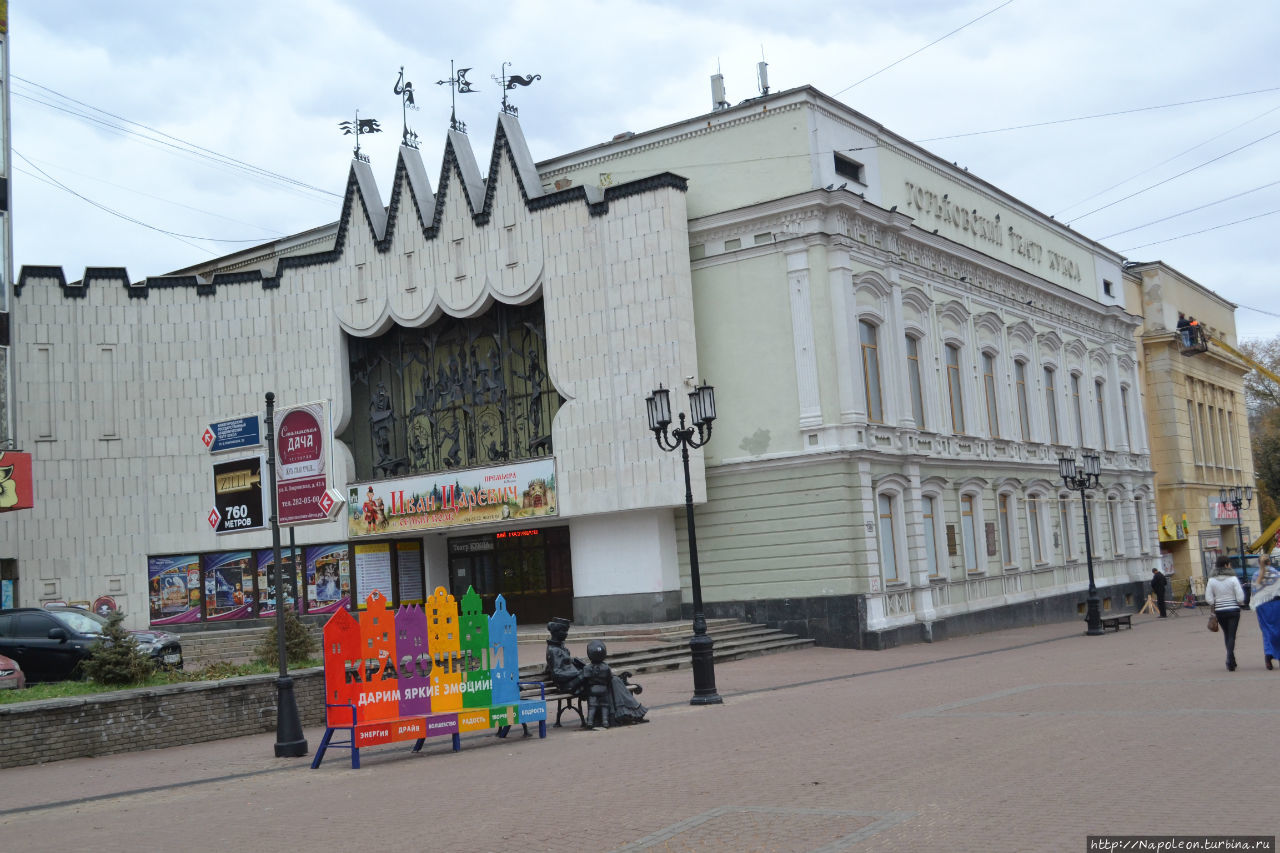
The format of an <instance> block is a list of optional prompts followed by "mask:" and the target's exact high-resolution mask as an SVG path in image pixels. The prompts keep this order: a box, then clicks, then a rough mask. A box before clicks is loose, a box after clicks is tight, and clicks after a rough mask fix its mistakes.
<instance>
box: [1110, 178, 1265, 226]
mask: <svg viewBox="0 0 1280 853" xmlns="http://www.w3.org/2000/svg"><path fill="white" fill-rule="evenodd" d="M1276 184H1280V181H1272V182H1271V183H1269V184H1263V185H1262V186H1260V187H1254V188H1253V189H1251V190H1245V191H1244V192H1242V193H1236V194H1235V195H1229V196H1227V197H1226V198H1220V199H1218V200H1217V201H1211V202H1209V203H1208V204H1202V205H1200V206H1198V207H1192V208H1188V209H1187V210H1184V211H1182V212H1181V213H1171V214H1169V215H1168V216H1164V217H1161V218H1160V219H1153V220H1151V221H1150V222H1144V223H1142V224H1141V225H1135V226H1133V227H1132V228H1126V229H1124V230H1123V231H1117V232H1115V233H1114V234H1107V235H1106V236H1105V237H1099V238H1098V239H1099V240H1110V239H1111V238H1112V237H1119V236H1120V235H1121V234H1128V233H1129V232H1130V231H1137V230H1138V229H1140V228H1146V227H1147V226H1148V225H1159V224H1160V223H1161V222H1168V221H1169V220H1170V219H1177V218H1178V217H1179V216H1186V215H1187V214H1188V213H1195V212H1196V211H1197V210H1204V209H1205V208H1206V207H1213V206H1214V205H1215V204H1222V203H1223V202H1224V201H1231V200H1233V199H1237V198H1241V197H1242V196H1247V195H1249V193H1256V192H1258V191H1260V190H1265V189H1267V188H1269V187H1274V186H1275V185H1276Z"/></svg>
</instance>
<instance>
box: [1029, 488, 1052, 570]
mask: <svg viewBox="0 0 1280 853" xmlns="http://www.w3.org/2000/svg"><path fill="white" fill-rule="evenodd" d="M1027 514H1028V515H1029V516H1030V517H1031V518H1030V522H1031V559H1032V561H1034V562H1035V563H1036V564H1037V565H1038V564H1040V563H1045V562H1048V561H1047V560H1046V559H1045V558H1044V543H1043V542H1041V540H1040V498H1038V497H1029V498H1027Z"/></svg>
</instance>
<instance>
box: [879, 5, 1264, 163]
mask: <svg viewBox="0 0 1280 853" xmlns="http://www.w3.org/2000/svg"><path fill="white" fill-rule="evenodd" d="M992 11H994V10H992ZM988 14H989V13H988ZM855 85H856V84H855ZM1267 92H1280V86H1275V87H1273V88H1270V89H1254V90H1253V91H1250V92H1236V93H1234V94H1231V95H1214V96H1213V97H1210V98H1196V99H1195V100H1192V101H1177V102H1175V103H1172V104H1157V105H1155V106H1152V107H1133V108H1131V109H1127V110H1114V111H1112V112H1109V113H1093V114H1092V115H1087V116H1076V117H1075V118H1058V119H1053V120H1051V121H1037V122H1032V123H1030V124H1015V125H1011V126H1010V127H997V128H992V129H991V130H971V131H968V132H967V133H953V134H951V135H949V136H930V137H927V138H925V139H917V140H915V141H916V142H938V141H939V140H943V139H962V138H964V137H966V136H982V135H983V134H987V133H1005V132H1007V131H1010V130H1026V129H1028V128H1032V127H1048V126H1049V125H1053V124H1068V123H1069V122H1073V121H1088V120H1089V119H1095V118H1111V117H1113V116H1124V115H1130V114H1132V113H1142V112H1150V111H1151V110H1167V109H1169V108H1170V107H1185V106H1189V105H1191V104H1204V103H1208V102H1209V101H1222V100H1226V99H1228V98H1242V97H1244V96H1245V95H1262V94H1266V93H1267Z"/></svg>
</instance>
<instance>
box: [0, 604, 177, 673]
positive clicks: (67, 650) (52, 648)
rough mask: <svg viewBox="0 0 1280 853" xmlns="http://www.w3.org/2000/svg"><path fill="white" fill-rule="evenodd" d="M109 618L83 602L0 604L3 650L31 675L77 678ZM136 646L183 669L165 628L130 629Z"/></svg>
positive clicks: (0, 651) (0, 649)
mask: <svg viewBox="0 0 1280 853" xmlns="http://www.w3.org/2000/svg"><path fill="white" fill-rule="evenodd" d="M106 625H107V620H106V619H104V618H103V617H101V616H99V615H98V614H96V613H94V612H92V611H89V610H83V609H81V608H79V607H68V606H61V605H60V606H52V607H49V608H47V609H41V608H38V607H16V608H13V609H11V610H0V654H2V655H7V656H8V657H11V658H13V659H14V660H15V661H17V662H18V664H19V665H20V666H21V667H22V671H23V673H24V674H25V675H26V677H27V680H28V681H31V682H32V683H35V682H37V681H65V680H66V679H68V678H77V677H79V673H80V663H81V661H83V660H84V659H85V658H87V657H89V655H90V654H92V653H93V649H94V647H95V646H96V645H97V644H98V642H99V640H101V639H102V631H103V629H104V628H105V627H106ZM129 633H131V634H133V636H134V638H135V639H136V640H137V641H138V648H140V649H141V650H142V651H143V653H144V654H147V655H150V656H151V658H152V659H153V660H154V661H155V662H156V664H157V665H158V666H167V667H174V668H178V669H181V667H182V644H181V642H180V641H179V637H178V635H177V634H171V633H169V632H167V631H130V632H129Z"/></svg>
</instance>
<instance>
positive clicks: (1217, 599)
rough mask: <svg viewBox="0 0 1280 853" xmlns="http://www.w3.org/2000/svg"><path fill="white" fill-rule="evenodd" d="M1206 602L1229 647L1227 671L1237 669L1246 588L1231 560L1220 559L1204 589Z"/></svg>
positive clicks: (1223, 639) (1223, 640)
mask: <svg viewBox="0 0 1280 853" xmlns="http://www.w3.org/2000/svg"><path fill="white" fill-rule="evenodd" d="M1204 597H1205V600H1206V601H1208V602H1209V606H1210V607H1212V608H1213V612H1214V615H1215V616H1217V617H1218V627H1220V628H1222V642H1224V643H1226V645H1227V669H1228V670H1230V671H1231V672H1235V669H1236V628H1238V627H1239V626H1240V605H1241V604H1243V603H1244V587H1242V586H1240V581H1239V580H1238V579H1237V578H1236V573H1235V571H1234V570H1232V568H1231V560H1230V559H1229V558H1227V557H1219V558H1218V562H1217V568H1216V569H1215V570H1214V573H1213V577H1211V578H1209V583H1208V585H1207V586H1205V589H1204Z"/></svg>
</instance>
